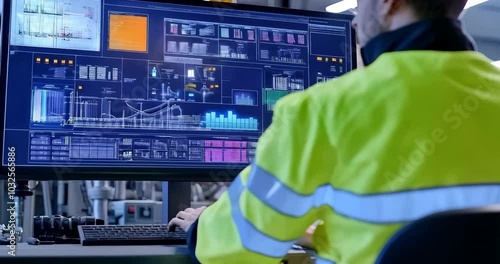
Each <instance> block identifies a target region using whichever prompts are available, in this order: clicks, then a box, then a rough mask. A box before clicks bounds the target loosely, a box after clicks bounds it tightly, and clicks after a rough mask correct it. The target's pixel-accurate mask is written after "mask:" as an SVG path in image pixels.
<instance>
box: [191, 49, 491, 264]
mask: <svg viewBox="0 0 500 264" xmlns="http://www.w3.org/2000/svg"><path fill="white" fill-rule="evenodd" d="M416 62H418V67H417V66H416ZM499 116H500V70H499V69H497V68H495V67H494V66H492V65H491V64H490V61H489V60H488V59H487V58H486V57H484V56H483V55H481V54H479V53H476V52H473V51H458V52H438V51H402V52H391V53H385V54H383V55H381V56H380V57H379V58H378V59H377V60H376V61H375V62H374V63H373V64H371V65H370V66H369V67H367V68H364V69H360V70H357V71H353V72H351V73H348V74H346V75H344V76H343V77H342V78H339V79H336V80H334V81H331V82H328V83H324V84H321V85H318V86H315V87H313V88H310V89H309V90H307V91H304V92H300V93H295V94H292V95H290V96H287V97H285V98H284V99H283V100H281V101H279V103H278V105H277V107H276V110H275V113H274V121H273V123H272V125H271V127H270V128H269V129H268V130H267V131H266V132H265V133H264V135H263V136H262V138H261V139H260V141H259V143H258V147H257V154H256V160H255V162H254V163H253V164H252V165H251V166H249V167H248V168H247V169H245V170H244V171H243V172H242V173H241V174H240V175H239V176H238V178H237V179H236V180H235V182H234V183H233V184H232V185H231V187H230V189H229V190H228V192H227V193H225V194H224V195H223V196H222V197H221V198H220V199H219V201H217V202H216V203H215V204H214V205H212V206H210V207H209V208H207V209H206V210H205V211H204V212H203V213H202V214H201V216H200V218H199V219H198V223H197V224H198V227H197V228H198V229H197V246H196V257H197V258H198V260H199V261H200V262H201V263H203V264H205V263H207V264H228V263H238V264H245V263H252V264H266V263H279V260H280V259H281V258H282V257H283V256H284V255H286V254H287V251H288V250H289V249H290V247H291V246H292V245H293V244H294V242H295V241H296V240H297V239H299V238H300V237H301V236H302V235H303V233H304V231H305V230H306V229H307V227H308V226H309V225H311V224H313V223H314V222H315V221H316V220H317V219H321V220H323V222H324V224H322V225H320V226H319V227H318V229H317V230H316V233H315V237H314V242H315V246H316V247H317V251H318V256H319V258H318V262H317V263H320V264H323V263H337V264H367V263H374V261H375V259H376V257H377V256H378V254H379V252H380V250H381V249H382V247H383V246H384V245H385V243H386V242H387V241H388V240H389V238H390V237H391V236H393V235H394V234H395V232H396V231H398V230H399V229H400V228H401V227H402V225H404V224H405V223H408V222H409V221H413V220H416V219H419V218H421V217H423V216H426V215H428V214H431V213H435V212H440V211H445V210H452V209H461V208H470V207H475V206H482V205H490V204H497V203H500V162H499V160H500V139H499V137H500V122H498V117H499Z"/></svg>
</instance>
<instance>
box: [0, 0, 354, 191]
mask: <svg viewBox="0 0 500 264" xmlns="http://www.w3.org/2000/svg"><path fill="white" fill-rule="evenodd" d="M135 1H139V2H151V3H158V4H162V3H165V4H174V5H179V6H191V7H209V8H219V9H221V10H230V9H235V10H241V11H253V12H263V13H267V14H285V15H295V16H303V17H317V18H329V19H342V20H349V21H352V19H353V16H352V15H347V14H333V13H327V12H318V11H309V10H298V9H287V8H281V7H268V6H258V5H247V4H235V3H223V2H206V1H201V0H199V1H195V0H184V1H182V3H179V2H178V1H176V0H135ZM11 2H12V1H3V4H4V5H3V10H2V11H3V14H2V21H1V26H2V30H1V32H2V42H1V54H0V58H1V65H0V82H1V85H2V87H1V89H0V101H1V103H0V107H1V108H2V114H0V140H1V144H2V152H1V153H0V156H1V157H2V160H3V154H4V151H5V150H4V149H3V147H4V146H3V141H4V122H5V120H4V113H3V112H4V111H5V106H6V105H5V98H6V90H7V89H6V85H7V63H8V57H9V56H8V52H9V36H10V18H11ZM351 56H352V62H351V63H352V69H353V70H354V69H356V68H357V49H356V33H355V31H354V29H353V28H351ZM0 165H1V171H0V180H2V179H7V178H8V171H9V170H8V169H9V168H8V167H6V166H3V164H0ZM245 167H246V165H241V166H240V165H234V164H227V165H225V166H223V167H220V168H201V169H198V168H152V167H145V168H143V167H141V168H131V167H123V168H117V167H111V168H110V167H107V168H101V167H70V166H67V167H66V166H52V167H50V166H40V167H16V168H15V170H16V171H15V178H16V179H17V180H20V179H23V180H147V181H180V182H187V181H195V182H230V181H232V180H234V178H236V176H237V175H238V174H239V172H240V171H241V170H243V169H244V168H245Z"/></svg>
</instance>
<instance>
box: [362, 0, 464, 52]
mask: <svg viewBox="0 0 500 264" xmlns="http://www.w3.org/2000/svg"><path fill="white" fill-rule="evenodd" d="M466 4H467V0H358V14H357V15H356V17H355V18H354V21H353V25H354V27H355V28H356V31H357V33H358V34H357V35H358V40H359V44H360V45H361V47H363V46H364V45H366V43H368V42H369V41H370V40H371V39H372V38H374V37H376V36H378V35H379V34H381V33H384V32H387V31H390V30H394V29H396V28H399V27H402V26H405V25H407V24H410V23H413V22H416V21H419V20H423V19H428V18H435V17H449V18H452V19H456V18H458V17H459V16H460V14H461V13H462V11H463V9H464V7H465V5H466Z"/></svg>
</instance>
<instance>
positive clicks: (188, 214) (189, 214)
mask: <svg viewBox="0 0 500 264" xmlns="http://www.w3.org/2000/svg"><path fill="white" fill-rule="evenodd" d="M206 208H207V207H206V206H203V207H200V208H197V209H193V208H188V209H186V210H184V211H180V212H179V213H178V214H177V216H176V217H175V218H174V219H172V220H170V222H169V223H168V225H169V226H178V227H180V228H181V229H182V230H184V231H186V232H187V231H188V230H189V227H191V225H192V224H193V223H194V222H195V221H196V219H198V217H199V216H200V214H201V213H202V212H203V211H204V210H205V209H206Z"/></svg>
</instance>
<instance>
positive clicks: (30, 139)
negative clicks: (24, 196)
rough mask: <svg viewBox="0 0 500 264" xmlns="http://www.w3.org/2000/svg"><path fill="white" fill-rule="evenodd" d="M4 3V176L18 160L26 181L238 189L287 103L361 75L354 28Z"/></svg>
mask: <svg viewBox="0 0 500 264" xmlns="http://www.w3.org/2000/svg"><path fill="white" fill-rule="evenodd" d="M4 4H5V6H4V11H5V12H4V13H5V15H4V17H3V49H2V79H1V81H2V83H1V89H0V90H1V98H0V99H1V102H2V104H4V105H1V108H2V109H5V110H4V111H3V112H2V114H1V118H2V120H1V126H2V127H1V129H0V131H1V133H2V142H1V143H2V157H3V158H2V172H3V175H4V176H3V177H5V174H6V172H7V171H8V169H9V166H8V163H9V160H8V158H9V156H14V155H15V171H16V175H17V177H18V178H23V177H25V178H29V179H67V180H71V179H124V178H125V179H127V178H132V177H133V178H134V179H144V180H155V179H158V180H170V181H174V180H181V181H188V180H189V181H203V180H208V181H210V180H214V178H213V175H214V173H215V174H216V173H217V172H218V171H221V170H223V171H230V173H229V175H232V176H236V175H237V174H238V172H239V170H241V169H243V168H244V167H246V166H247V165H248V164H249V163H250V162H251V161H252V159H253V158H254V155H255V147H256V142H257V140H258V138H259V136H260V135H261V134H262V132H263V131H264V130H265V129H266V128H267V127H268V126H269V124H270V123H271V120H272V115H273V108H274V106H275V104H276V101H278V100H279V99H280V98H282V97H283V96H286V95H288V94H290V93H293V92H297V91H302V90H304V89H307V88H308V87H310V86H312V85H315V84H316V83H319V82H326V81H328V80H330V79H334V78H337V77H339V76H341V75H343V74H344V73H346V72H349V71H351V70H352V69H354V68H355V67H356V54H355V52H356V49H355V36H354V32H353V30H352V27H351V20H352V17H351V16H347V15H334V14H329V13H321V12H308V11H302V10H290V9H280V8H270V7H259V6H248V5H238V4H223V3H210V2H203V1H152V0H150V1H137V0H85V1H83V0H58V1H53V0H12V1H5V2H4ZM332 89H334V88H332ZM14 149H15V150H14ZM11 150H12V151H11ZM11 160H12V159H11Z"/></svg>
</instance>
